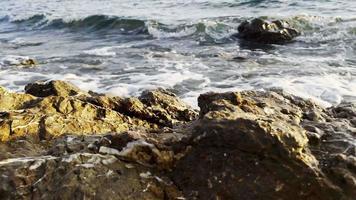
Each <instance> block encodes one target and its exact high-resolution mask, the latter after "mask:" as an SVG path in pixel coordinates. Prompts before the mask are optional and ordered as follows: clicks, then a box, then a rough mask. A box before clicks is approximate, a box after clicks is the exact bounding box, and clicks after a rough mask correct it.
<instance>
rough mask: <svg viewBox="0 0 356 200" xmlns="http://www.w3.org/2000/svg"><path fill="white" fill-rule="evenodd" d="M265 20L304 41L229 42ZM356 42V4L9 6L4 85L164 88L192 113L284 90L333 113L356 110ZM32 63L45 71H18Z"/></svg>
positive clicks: (10, 1) (85, 1)
mask: <svg viewBox="0 0 356 200" xmlns="http://www.w3.org/2000/svg"><path fill="white" fill-rule="evenodd" d="M260 16H263V17H265V18H267V19H285V20H287V21H289V22H290V23H291V24H292V25H293V26H294V27H295V28H297V29H299V30H301V31H302V32H303V34H302V36H300V37H298V38H297V39H296V41H295V42H293V43H290V44H286V45H254V44H251V43H247V42H244V41H240V40H235V39H232V38H231V37H230V36H231V35H232V34H233V33H235V32H236V28H237V26H238V25H239V23H240V22H241V21H243V20H245V19H250V18H253V17H260ZM355 39H356V2H355V1H353V0H335V1H324V0H323V1H321V0H320V1H310V0H300V1H285V0H270V1H267V0H265V1H264V0H254V1H251V0H244V1H237V0H235V1H232V0H225V1H223V0H214V1H213V0H205V1H203V0H185V1H183V0H178V1H177V0H145V1H137V0H120V1H114V0H60V1H59V0H58V1H54V0H21V1H18V0H2V1H0V85H2V86H5V87H8V88H11V89H13V90H17V91H21V90H22V89H23V87H24V85H26V84H27V83H28V82H32V81H35V80H43V79H62V80H68V81H71V82H72V83H74V84H76V85H78V86H79V87H81V88H82V89H87V90H89V89H90V90H94V91H99V92H105V93H111V94H114V95H121V96H127V95H137V94H139V93H140V92H141V91H142V90H145V89H152V88H156V87H164V88H169V89H172V90H174V91H175V92H176V93H177V94H179V95H180V96H181V97H182V98H184V99H185V100H186V101H187V102H190V103H191V104H192V105H196V97H197V96H198V95H199V94H200V93H203V92H207V91H230V90H245V89H264V88H271V87H278V88H283V89H285V90H286V91H287V92H290V93H293V94H296V95H299V96H302V97H307V98H313V99H315V100H316V101H318V102H320V103H321V104H322V105H325V106H329V105H332V104H337V103H339V102H341V101H342V100H347V101H356V79H355V76H356V40H355ZM25 57H30V58H35V59H36V60H38V62H39V63H40V64H39V66H38V67H35V68H21V67H17V66H16V63H18V62H19V60H21V59H23V58H25ZM236 57H242V58H244V59H235V58H236Z"/></svg>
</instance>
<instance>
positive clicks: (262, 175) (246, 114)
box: [0, 88, 356, 200]
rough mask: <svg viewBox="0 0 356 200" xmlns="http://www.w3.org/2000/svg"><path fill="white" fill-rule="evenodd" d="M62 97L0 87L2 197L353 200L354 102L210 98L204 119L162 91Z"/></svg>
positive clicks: (270, 95) (239, 95)
mask: <svg viewBox="0 0 356 200" xmlns="http://www.w3.org/2000/svg"><path fill="white" fill-rule="evenodd" d="M63 93H64V94H63ZM63 93H62V92H61V94H63V95H59V96H58V95H55V94H57V93H55V92H53V93H51V94H50V95H48V96H45V97H34V96H32V95H30V94H17V93H11V92H9V91H7V90H5V89H3V88H0V102H1V104H0V107H1V109H2V112H0V138H1V139H2V142H1V143H0V174H1V175H0V176H1V178H0V198H1V199H59V198H61V199H69V198H70V199H83V198H88V199H172V200H173V199H291V200H294V199H295V200H297V199H310V200H317V199H325V200H329V199H330V200H333V199H342V200H349V199H350V200H351V199H353V197H354V196H355V195H356V192H355V191H356V155H355V154H356V149H355V145H354V144H355V133H356V131H355V124H354V122H353V120H355V116H356V115H355V114H356V112H355V106H354V104H347V103H343V104H341V105H339V106H336V107H331V108H322V107H320V106H318V105H316V104H315V103H313V102H312V101H309V100H305V99H302V98H299V97H295V96H293V95H289V94H286V93H285V92H283V91H281V90H270V91H264V92H262V91H242V92H227V93H206V94H202V95H200V97H199V99H198V104H199V107H200V113H199V116H197V113H196V112H195V110H193V109H191V108H190V107H189V106H187V105H185V104H184V103H183V102H182V101H181V100H179V99H178V98H177V97H176V96H175V95H174V94H172V93H170V92H168V91H166V90H163V89H158V90H153V91H147V92H144V93H143V94H142V95H141V96H140V97H138V98H133V97H131V98H120V97H109V96H106V95H101V94H96V93H92V92H90V93H83V92H81V91H78V94H77V95H74V96H72V95H68V94H69V93H68V92H63ZM7 101H12V102H11V103H9V102H7ZM21 101H24V102H21ZM291 194H293V195H291Z"/></svg>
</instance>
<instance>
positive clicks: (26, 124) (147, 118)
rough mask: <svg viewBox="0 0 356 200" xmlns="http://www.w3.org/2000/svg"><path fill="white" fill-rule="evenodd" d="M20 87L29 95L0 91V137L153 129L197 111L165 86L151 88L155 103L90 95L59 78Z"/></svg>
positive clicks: (183, 119)
mask: <svg viewBox="0 0 356 200" xmlns="http://www.w3.org/2000/svg"><path fill="white" fill-rule="evenodd" d="M25 90H26V93H28V94H16V93H12V92H9V91H6V90H5V89H1V90H0V102H1V105H0V110H4V111H6V113H3V116H2V117H1V120H0V130H3V131H2V132H0V138H1V139H2V141H6V140H11V139H15V138H19V137H23V136H31V137H34V138H36V139H37V140H45V139H46V140H48V139H51V138H52V137H58V136H60V135H63V134H78V135H83V134H84V135H87V134H106V133H111V132H117V133H120V132H123V131H127V130H135V129H157V128H158V127H164V126H169V127H171V126H173V124H175V123H186V122H188V121H191V120H193V119H194V118H195V116H196V112H195V111H194V110H192V109H191V108H190V107H189V106H187V105H185V104H184V103H183V102H181V101H180V100H178V99H177V97H175V96H172V95H167V94H166V92H165V91H164V90H160V91H155V92H154V91H153V92H152V93H154V94H155V95H157V96H156V97H155V98H156V99H155V101H156V102H150V101H149V100H145V102H146V104H144V103H142V102H141V101H140V100H138V99H135V98H129V99H123V98H119V97H107V96H103V95H90V94H88V93H85V92H83V91H80V90H79V89H78V88H77V87H75V86H73V85H71V84H69V83H66V82H63V81H50V82H45V83H42V82H36V83H32V84H29V85H27V86H26V89H25ZM30 94H32V95H34V96H32V95H30ZM73 95H74V96H73ZM35 96H37V97H35ZM131 102H133V103H131ZM160 102H166V103H167V104H168V103H170V105H169V106H168V105H167V104H164V103H161V104H159V103H160ZM184 114H187V115H184Z"/></svg>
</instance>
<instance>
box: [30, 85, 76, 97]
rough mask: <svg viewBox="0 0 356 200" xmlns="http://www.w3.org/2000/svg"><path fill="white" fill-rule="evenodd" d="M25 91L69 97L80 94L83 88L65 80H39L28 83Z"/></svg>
mask: <svg viewBox="0 0 356 200" xmlns="http://www.w3.org/2000/svg"><path fill="white" fill-rule="evenodd" d="M25 92H26V93H27V94H31V95H33V96H36V97H48V96H62V97H68V96H74V95H77V94H79V93H80V92H81V90H80V89H79V88H77V87H76V86H74V85H72V84H70V83H68V82H64V81H37V82H34V83H30V84H28V85H26V87H25Z"/></svg>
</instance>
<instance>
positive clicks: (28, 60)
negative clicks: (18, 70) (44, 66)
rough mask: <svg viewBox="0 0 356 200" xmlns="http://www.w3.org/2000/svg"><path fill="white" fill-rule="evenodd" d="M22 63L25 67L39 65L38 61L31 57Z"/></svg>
mask: <svg viewBox="0 0 356 200" xmlns="http://www.w3.org/2000/svg"><path fill="white" fill-rule="evenodd" d="M20 65H22V66H24V67H34V66H36V65H37V62H36V61H35V60H34V59H32V58H29V59H26V60H22V61H21V62H20Z"/></svg>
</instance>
